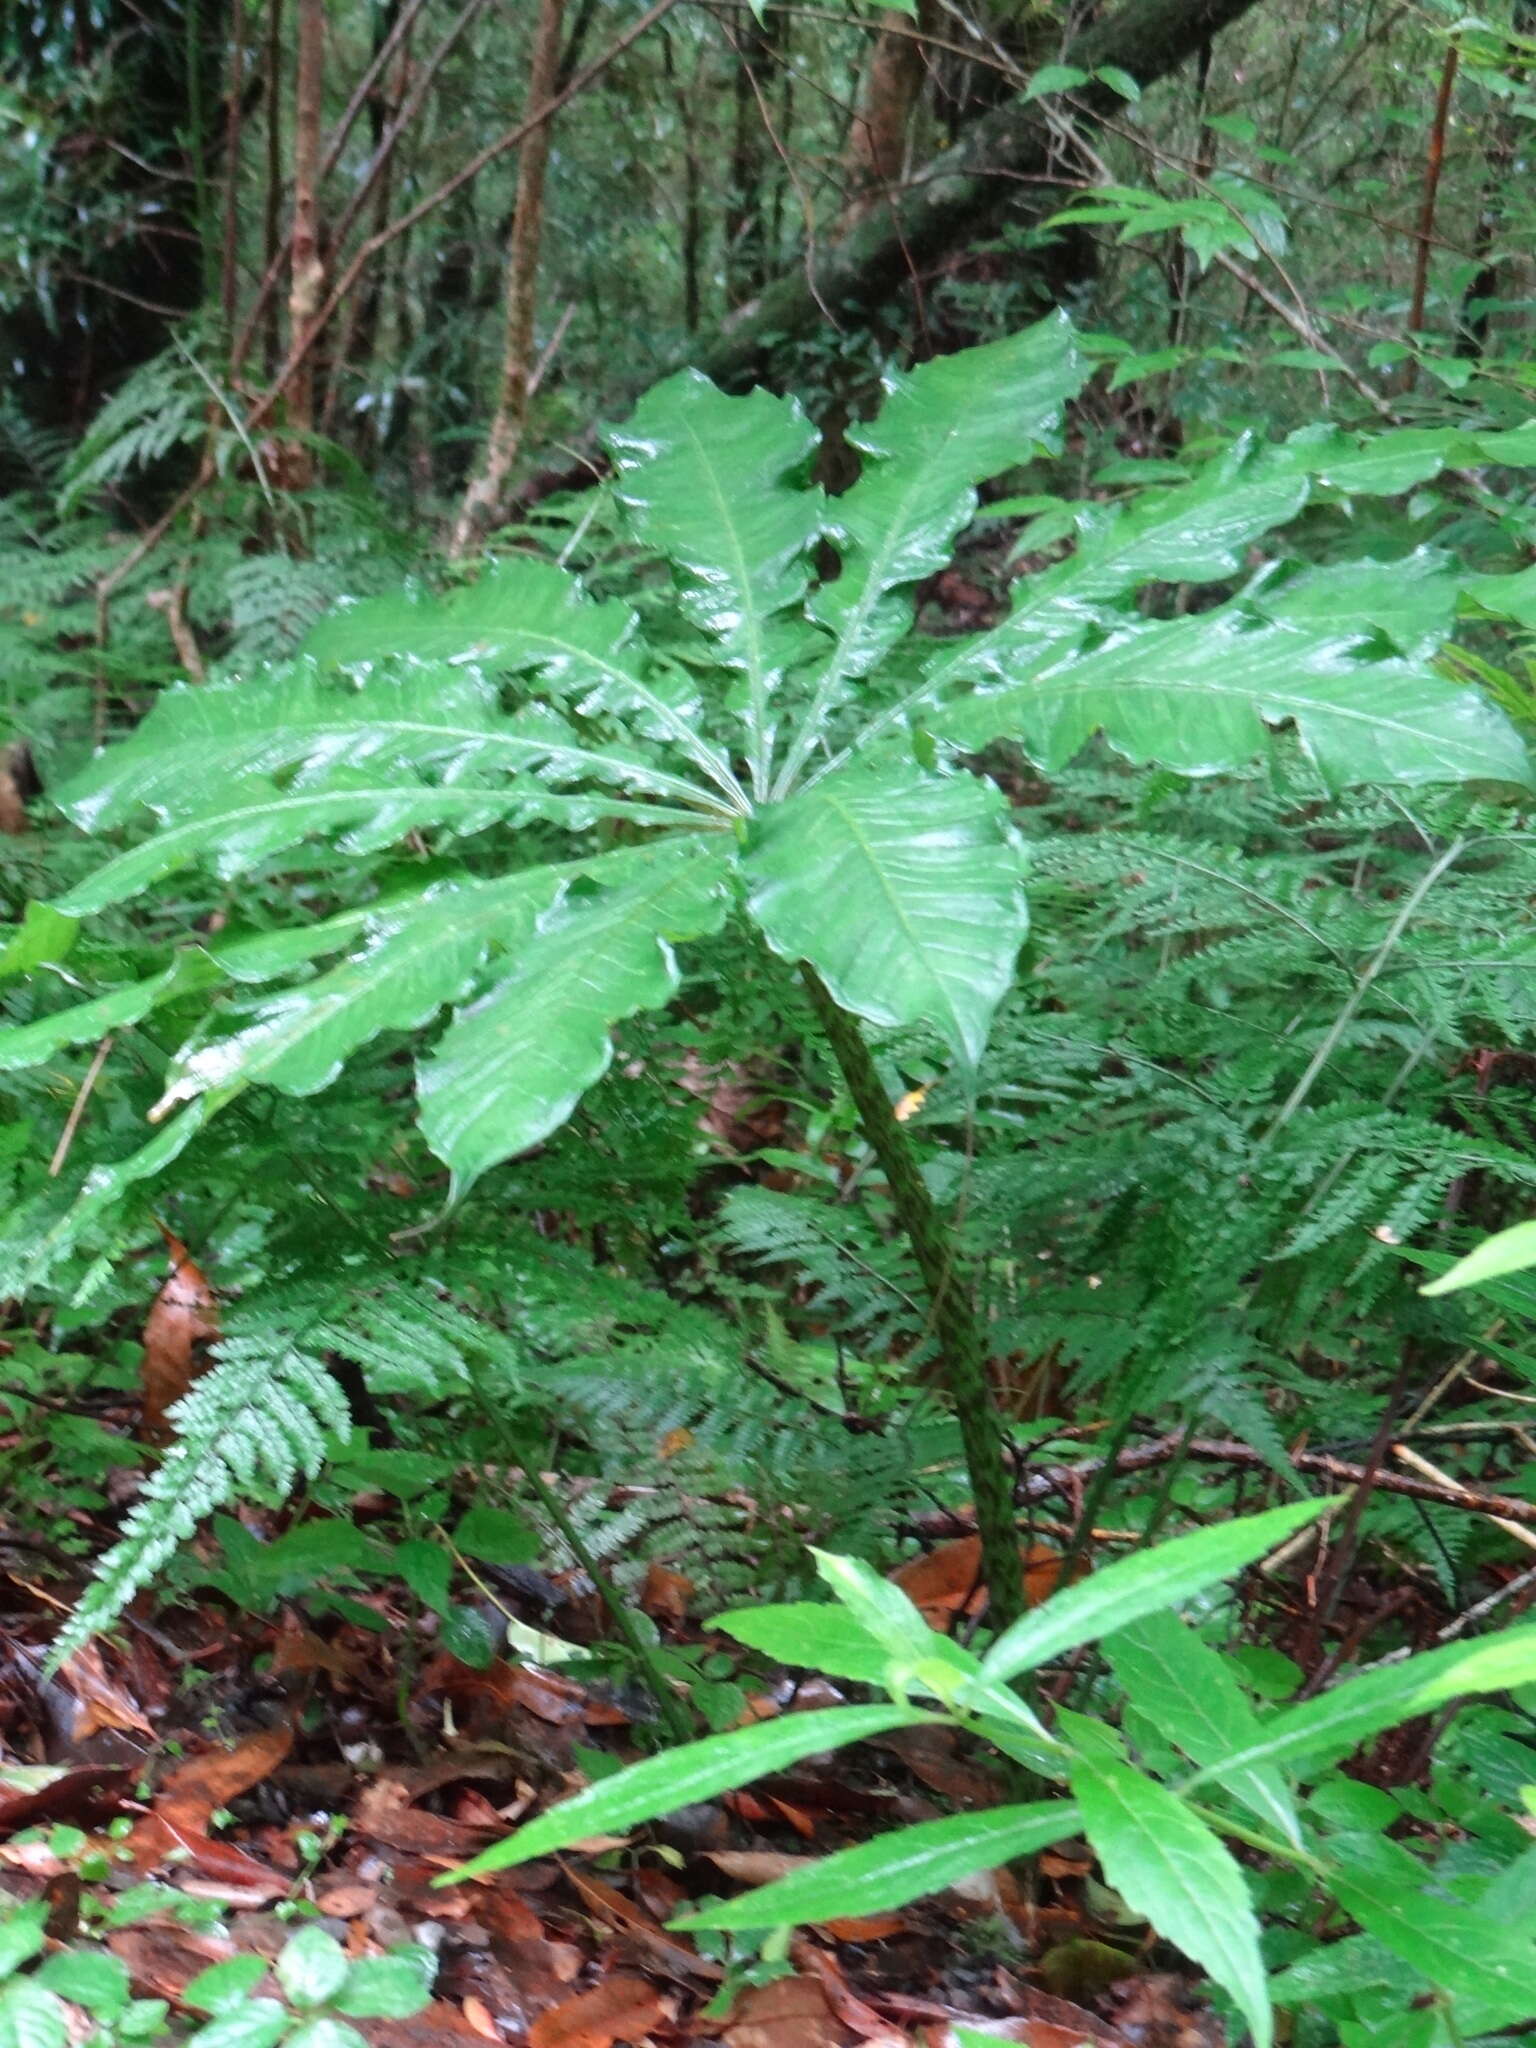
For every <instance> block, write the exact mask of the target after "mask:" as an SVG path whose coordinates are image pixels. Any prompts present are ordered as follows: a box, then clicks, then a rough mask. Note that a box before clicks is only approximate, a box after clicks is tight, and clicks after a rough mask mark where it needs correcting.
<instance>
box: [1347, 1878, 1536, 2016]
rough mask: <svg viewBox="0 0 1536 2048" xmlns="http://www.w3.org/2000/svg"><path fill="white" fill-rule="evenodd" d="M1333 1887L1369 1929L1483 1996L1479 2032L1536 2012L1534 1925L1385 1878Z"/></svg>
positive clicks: (1424, 1971) (1433, 1977) (1468, 1994)
mask: <svg viewBox="0 0 1536 2048" xmlns="http://www.w3.org/2000/svg"><path fill="white" fill-rule="evenodd" d="M1427 1875H1428V1873H1426V1876H1427ZM1333 1894H1334V1897H1335V1898H1336V1899H1337V1900H1338V1902H1339V1904H1340V1905H1341V1906H1342V1907H1343V1908H1344V1910H1345V1912H1346V1913H1348V1914H1349V1915H1350V1916H1351V1917H1352V1918H1353V1919H1355V1920H1358V1921H1359V1923H1360V1925H1361V1926H1362V1927H1363V1928H1364V1929H1365V1931H1366V1932H1367V1934H1372V1935H1374V1936H1375V1937H1376V1939H1377V1940H1378V1941H1379V1942H1382V1943H1383V1944H1384V1945H1385V1946H1386V1947H1387V1948H1389V1949H1391V1950H1392V1952H1393V1954H1394V1955H1396V1956H1400V1957H1401V1958H1402V1959H1403V1961H1404V1962H1406V1963H1409V1964H1411V1966H1412V1967H1413V1969H1414V1970H1416V1971H1417V1972H1418V1973H1419V1975H1420V1976H1422V1977H1426V1978H1428V1980H1429V1981H1430V1983H1432V1984H1438V1985H1439V1986H1440V1987H1441V1988H1442V1989H1443V1990H1445V1991H1449V1992H1452V1993H1453V1994H1454V1995H1455V1996H1456V1997H1457V1998H1458V1999H1466V2000H1468V2001H1473V2002H1475V2003H1476V2006H1477V2008H1478V2011H1477V2019H1476V2024H1475V2031H1476V2032H1477V2033H1479V2034H1484V2033H1491V2032H1492V2031H1493V2030H1494V2029H1495V2028H1499V2027H1508V2026H1514V2025H1515V2024H1517V2023H1518V2022H1519V2021H1521V2020H1526V2019H1530V2018H1531V2017H1532V2016H1533V2015H1536V1942H1533V1941H1532V1939H1531V1936H1530V1933H1529V1932H1528V1931H1527V1932H1524V1933H1522V1932H1520V1931H1519V1930H1517V1929H1516V1928H1513V1927H1510V1926H1508V1925H1506V1924H1505V1923H1503V1922H1501V1921H1498V1920H1494V1919H1490V1918H1489V1917H1488V1916H1487V1915H1485V1914H1482V1913H1479V1912H1478V1911H1477V1909H1476V1908H1475V1907H1473V1906H1464V1905H1458V1904H1455V1903H1453V1902H1452V1901H1451V1900H1449V1899H1435V1898H1431V1897H1429V1896H1428V1895H1427V1894H1426V1893H1424V1892H1421V1891H1417V1890H1415V1889H1414V1888H1413V1887H1412V1886H1409V1885H1401V1884H1394V1883H1392V1882H1391V1881H1390V1880H1388V1879H1384V1878H1379V1877H1373V1878H1372V1879H1371V1882H1370V1883H1369V1884H1368V1885H1367V1884H1357V1883H1355V1882H1354V1881H1353V1880H1352V1879H1351V1878H1350V1877H1348V1876H1347V1875H1344V1874H1339V1875H1337V1876H1335V1878H1334V1879H1333Z"/></svg>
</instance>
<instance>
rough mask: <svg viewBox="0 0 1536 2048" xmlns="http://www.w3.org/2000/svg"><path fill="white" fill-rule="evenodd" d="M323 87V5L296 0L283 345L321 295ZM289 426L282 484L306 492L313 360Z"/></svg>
mask: <svg viewBox="0 0 1536 2048" xmlns="http://www.w3.org/2000/svg"><path fill="white" fill-rule="evenodd" d="M324 83H325V0H301V5H300V8H299V68H298V82H297V86H296V89H295V92H294V101H293V257H292V270H291V272H290V276H291V280H292V282H291V286H290V289H289V294H288V345H289V348H290V350H292V349H294V348H296V347H297V346H298V343H299V340H300V338H301V337H302V336H303V335H305V334H307V333H308V332H309V329H310V327H311V326H312V325H313V322H314V318H315V315H316V314H317V313H318V312H319V310H320V303H321V300H322V298H323V297H324V292H325V267H324V265H323V263H322V261H321V257H320V192H319V173H320V122H321V115H322V111H323V103H324V97H325V95H324ZM288 425H289V427H290V429H291V430H292V432H293V434H294V437H295V439H294V446H293V449H292V451H291V454H290V457H289V460H288V462H287V464H286V465H285V469H286V474H285V477H284V481H285V482H286V483H287V484H288V485H289V486H290V488H292V489H294V490H305V489H307V488H308V487H309V485H310V484H311V483H312V482H313V480H314V469H315V452H314V449H313V447H312V446H311V445H310V437H312V436H313V434H314V431H315V357H314V351H313V350H310V351H309V352H308V353H307V354H305V355H304V356H303V357H302V358H301V359H300V361H299V363H298V365H297V367H296V369H295V370H294V373H293V377H292V379H291V380H290V382H289V385H288Z"/></svg>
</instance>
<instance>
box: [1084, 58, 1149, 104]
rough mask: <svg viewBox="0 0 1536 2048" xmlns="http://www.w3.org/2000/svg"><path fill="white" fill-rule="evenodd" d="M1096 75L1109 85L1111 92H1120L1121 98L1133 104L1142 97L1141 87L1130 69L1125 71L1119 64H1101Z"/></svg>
mask: <svg viewBox="0 0 1536 2048" xmlns="http://www.w3.org/2000/svg"><path fill="white" fill-rule="evenodd" d="M1093 75H1094V77H1095V78H1097V79H1100V80H1101V81H1102V82H1103V83H1104V84H1105V85H1107V86H1108V87H1109V89H1110V91H1111V92H1117V93H1119V95H1120V97H1121V99H1123V100H1130V101H1131V102H1132V103H1133V104H1134V103H1135V101H1137V100H1139V99H1140V98H1141V87H1140V85H1139V84H1138V83H1137V81H1136V80H1135V79H1134V78H1132V76H1131V74H1130V72H1129V71H1123V70H1122V69H1121V68H1120V66H1119V65H1118V64H1101V65H1100V66H1099V68H1098V70H1097V71H1095V72H1094V74H1093Z"/></svg>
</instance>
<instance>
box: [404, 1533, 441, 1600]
mask: <svg viewBox="0 0 1536 2048" xmlns="http://www.w3.org/2000/svg"><path fill="white" fill-rule="evenodd" d="M394 1567H395V1570H396V1571H397V1572H398V1573H399V1574H400V1576H401V1578H402V1579H404V1581H405V1583H406V1584H407V1585H408V1586H409V1587H410V1589H411V1591H412V1592H413V1593H414V1594H415V1595H416V1598H417V1599H418V1600H419V1601H420V1602H421V1603H422V1605H423V1606H424V1607H429V1608H430V1609H431V1610H432V1612H433V1613H434V1614H445V1613H446V1612H447V1609H448V1587H449V1584H450V1582H451V1581H452V1578H453V1559H452V1558H451V1557H450V1556H449V1555H448V1552H447V1551H446V1550H444V1548H443V1546H442V1545H441V1543H433V1542H431V1541H429V1539H428V1538H427V1537H425V1536H408V1537H407V1538H406V1540H405V1541H404V1542H403V1543H397V1544H396V1545H395V1555H394Z"/></svg>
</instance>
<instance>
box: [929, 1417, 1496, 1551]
mask: <svg viewBox="0 0 1536 2048" xmlns="http://www.w3.org/2000/svg"><path fill="white" fill-rule="evenodd" d="M1181 1455H1182V1456H1184V1457H1188V1458H1198V1459H1199V1460H1200V1462H1201V1463H1202V1464H1206V1465H1231V1466H1235V1467H1237V1468H1239V1469H1240V1470H1244V1471H1260V1472H1269V1471H1273V1469H1274V1467H1273V1466H1272V1465H1271V1463H1270V1461H1269V1459H1268V1458H1266V1457H1265V1456H1263V1454H1262V1453H1261V1452H1259V1451H1256V1450H1255V1449H1254V1448H1253V1446H1252V1444H1245V1443H1239V1442H1237V1440H1236V1439H1235V1438H1226V1437H1200V1436H1197V1437H1193V1438H1186V1437H1185V1436H1184V1434H1183V1432H1182V1431H1180V1430H1175V1431H1173V1432H1171V1433H1170V1434H1169V1435H1168V1436H1163V1437H1157V1438H1155V1439H1154V1440H1153V1441H1152V1442H1151V1443H1145V1444H1134V1445H1131V1446H1128V1447H1127V1448H1126V1449H1125V1450H1123V1451H1121V1452H1120V1454H1119V1455H1118V1457H1115V1458H1084V1459H1083V1460H1082V1461H1081V1462H1080V1463H1077V1464H1071V1465H1045V1466H1037V1467H1035V1468H1033V1469H1032V1470H1030V1471H1027V1472H1025V1473H1023V1474H1021V1476H1020V1478H1019V1480H1018V1482H1017V1484H1016V1485H1015V1487H1014V1490H1013V1497H1014V1502H1015V1505H1017V1506H1020V1507H1023V1506H1027V1505H1028V1504H1029V1503H1030V1502H1032V1501H1037V1500H1048V1499H1050V1498H1051V1497H1052V1496H1054V1495H1061V1496H1063V1497H1065V1498H1066V1499H1068V1500H1070V1499H1072V1498H1074V1496H1075V1495H1076V1494H1077V1493H1079V1492H1080V1490H1081V1488H1082V1487H1083V1485H1084V1483H1085V1482H1086V1481H1088V1480H1090V1479H1092V1478H1093V1477H1094V1476H1095V1475H1096V1474H1097V1473H1100V1472H1103V1471H1104V1470H1105V1469H1106V1467H1107V1468H1108V1469H1110V1470H1112V1471H1114V1472H1117V1473H1119V1472H1146V1471H1150V1470H1152V1469H1153V1468H1154V1467H1155V1466H1158V1465H1166V1464H1168V1463H1170V1462H1171V1460H1173V1459H1174V1458H1176V1457H1179V1456H1181ZM1291 1465H1292V1467H1293V1468H1294V1470H1295V1471H1297V1472H1304V1473H1307V1474H1309V1475H1310V1476H1312V1477H1315V1478H1319V1479H1326V1480H1328V1481H1330V1482H1331V1483H1332V1484H1333V1485H1335V1486H1339V1487H1357V1486H1360V1485H1362V1484H1363V1483H1364V1481H1365V1480H1366V1479H1367V1478H1368V1477H1369V1478H1370V1479H1371V1481H1372V1485H1373V1488H1374V1490H1375V1491H1376V1492H1377V1493H1394V1494H1399V1495H1402V1496H1403V1497H1405V1498H1406V1499H1408V1500H1423V1501H1433V1502H1434V1503H1435V1504H1436V1505H1437V1506H1440V1507H1448V1508H1463V1509H1465V1510H1466V1511H1467V1512H1468V1513H1469V1514H1475V1515H1494V1516H1498V1517H1500V1518H1501V1519H1502V1520H1504V1521H1506V1522H1513V1523H1518V1524H1520V1526H1521V1527H1523V1528H1528V1529H1536V1503H1532V1502H1531V1501H1528V1500H1516V1499H1514V1498H1513V1497H1512V1496H1510V1495H1509V1494H1504V1493H1483V1492H1480V1491H1479V1490H1477V1489H1476V1488H1474V1487H1470V1486H1463V1485H1462V1484H1461V1482H1460V1481H1459V1480H1452V1479H1449V1478H1447V1479H1445V1480H1443V1481H1439V1480H1433V1479H1425V1478H1421V1477H1418V1476H1417V1475H1415V1474H1413V1473H1408V1472H1377V1473H1374V1474H1370V1473H1368V1471H1367V1468H1366V1467H1365V1466H1364V1465H1356V1464H1353V1463H1351V1462H1350V1460H1349V1459H1347V1458H1335V1457H1333V1456H1331V1455H1330V1454H1329V1453H1328V1452H1326V1451H1297V1452H1295V1453H1293V1454H1292V1457H1291ZM908 1526H909V1527H910V1528H911V1529H912V1531H913V1532H914V1533H915V1534H918V1535H923V1536H945V1535H955V1534H960V1533H964V1532H967V1531H969V1530H971V1529H973V1528H974V1527H975V1517H974V1516H973V1514H972V1513H971V1510H970V1509H969V1508H935V1509H932V1510H930V1511H929V1512H927V1513H925V1514H921V1515H916V1516H914V1517H913V1518H912V1520H911V1522H910V1524H909V1525H908Z"/></svg>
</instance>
